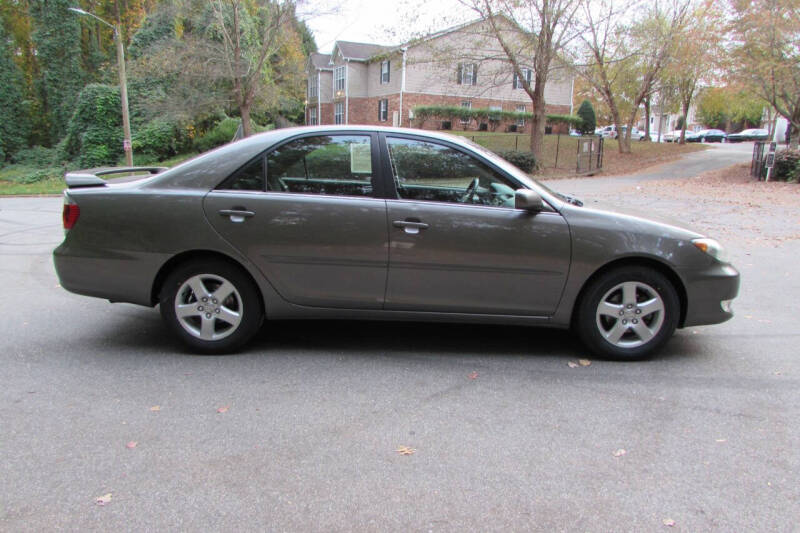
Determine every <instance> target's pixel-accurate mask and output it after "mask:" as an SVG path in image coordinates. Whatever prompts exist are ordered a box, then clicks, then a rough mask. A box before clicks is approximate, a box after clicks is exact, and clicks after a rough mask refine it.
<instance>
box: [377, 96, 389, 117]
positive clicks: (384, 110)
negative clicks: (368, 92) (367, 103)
mask: <svg viewBox="0 0 800 533" xmlns="http://www.w3.org/2000/svg"><path fill="white" fill-rule="evenodd" d="M388 118H389V100H378V120H379V121H380V122H386V120H387V119H388Z"/></svg>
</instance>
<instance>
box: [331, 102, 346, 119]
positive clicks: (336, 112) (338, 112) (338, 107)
mask: <svg viewBox="0 0 800 533" xmlns="http://www.w3.org/2000/svg"><path fill="white" fill-rule="evenodd" d="M333 121H334V122H335V123H336V124H344V104H343V103H342V102H336V104H335V105H334V106H333Z"/></svg>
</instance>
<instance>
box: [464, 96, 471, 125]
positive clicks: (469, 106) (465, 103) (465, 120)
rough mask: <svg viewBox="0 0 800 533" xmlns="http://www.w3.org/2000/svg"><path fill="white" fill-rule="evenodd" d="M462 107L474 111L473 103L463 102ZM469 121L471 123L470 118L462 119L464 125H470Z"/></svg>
mask: <svg viewBox="0 0 800 533" xmlns="http://www.w3.org/2000/svg"><path fill="white" fill-rule="evenodd" d="M461 107H464V108H466V109H472V102H470V101H469V100H464V101H463V102H461ZM469 121H470V119H469V118H462V119H461V123H462V124H469Z"/></svg>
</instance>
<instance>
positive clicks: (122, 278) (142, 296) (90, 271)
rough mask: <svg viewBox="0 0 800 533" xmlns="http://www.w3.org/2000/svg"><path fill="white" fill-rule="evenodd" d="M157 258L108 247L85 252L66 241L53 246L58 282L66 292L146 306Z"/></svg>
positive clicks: (148, 300)
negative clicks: (98, 250) (89, 253)
mask: <svg viewBox="0 0 800 533" xmlns="http://www.w3.org/2000/svg"><path fill="white" fill-rule="evenodd" d="M146 255H148V256H149V255H150V254H146ZM158 260H159V258H156V257H147V258H145V257H134V256H131V255H129V254H122V253H112V252H109V251H104V252H103V253H102V254H94V255H86V254H81V253H79V252H77V251H76V250H74V249H72V248H71V247H70V246H68V245H67V244H66V243H62V244H61V245H60V246H59V247H58V248H56V249H55V250H53V264H54V266H55V270H56V274H57V275H58V280H59V283H60V285H61V287H63V288H64V289H66V290H68V291H69V292H73V293H75V294H81V295H84V296H94V297H96V298H103V299H106V300H110V301H112V302H130V303H135V304H140V305H147V306H150V305H152V302H151V301H150V291H151V289H152V282H153V279H154V278H155V271H156V270H157V265H158V264H159V263H158ZM154 269H155V270H154Z"/></svg>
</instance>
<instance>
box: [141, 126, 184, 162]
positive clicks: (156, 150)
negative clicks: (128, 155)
mask: <svg viewBox="0 0 800 533" xmlns="http://www.w3.org/2000/svg"><path fill="white" fill-rule="evenodd" d="M131 144H132V145H133V153H134V154H139V155H141V156H142V157H144V158H146V159H148V160H156V161H158V160H162V159H167V158H169V157H172V156H174V155H177V154H178V153H180V152H183V151H186V150H188V149H189V147H190V145H191V140H190V139H189V136H188V134H187V130H186V128H182V127H181V126H180V125H179V124H176V123H174V122H169V121H167V120H163V119H154V120H151V121H150V122H148V123H147V124H145V125H144V126H142V127H141V128H139V129H137V130H136V132H135V133H134V134H133V139H132V140H131Z"/></svg>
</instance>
